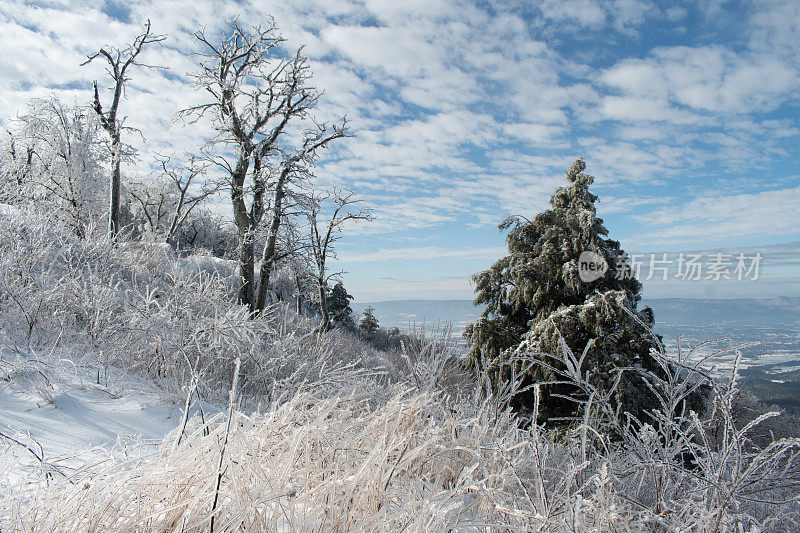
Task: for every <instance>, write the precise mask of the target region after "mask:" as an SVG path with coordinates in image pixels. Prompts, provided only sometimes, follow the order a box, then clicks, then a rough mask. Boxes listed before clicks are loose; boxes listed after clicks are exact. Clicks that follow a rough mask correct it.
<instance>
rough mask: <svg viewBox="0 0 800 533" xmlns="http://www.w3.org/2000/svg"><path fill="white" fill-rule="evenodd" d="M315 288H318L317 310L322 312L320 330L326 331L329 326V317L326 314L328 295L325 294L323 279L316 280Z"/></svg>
mask: <svg viewBox="0 0 800 533" xmlns="http://www.w3.org/2000/svg"><path fill="white" fill-rule="evenodd" d="M317 289H318V290H319V310H320V312H321V313H322V326H321V329H322V331H328V330H329V329H330V328H331V317H330V316H329V315H328V296H327V295H326V294H325V280H324V279H318V280H317Z"/></svg>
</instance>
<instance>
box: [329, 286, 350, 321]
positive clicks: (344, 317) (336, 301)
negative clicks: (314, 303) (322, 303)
mask: <svg viewBox="0 0 800 533" xmlns="http://www.w3.org/2000/svg"><path fill="white" fill-rule="evenodd" d="M352 299H353V296H352V295H351V294H349V293H348V292H347V289H345V288H344V285H343V284H342V282H341V281H337V282H336V285H334V286H333V289H331V290H330V293H329V294H328V298H327V304H328V314H329V315H330V316H331V317H332V318H333V320H334V321H336V322H339V323H346V324H354V323H355V321H354V320H353V310H352V309H351V308H350V300H352Z"/></svg>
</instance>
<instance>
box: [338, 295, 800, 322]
mask: <svg viewBox="0 0 800 533" xmlns="http://www.w3.org/2000/svg"><path fill="white" fill-rule="evenodd" d="M367 306H372V307H374V308H375V316H376V317H377V318H378V320H379V322H380V323H381V325H382V326H384V327H399V328H401V329H405V328H407V327H408V326H409V325H413V324H416V325H420V324H423V323H424V324H426V325H431V324H434V323H436V322H443V323H448V322H449V323H452V324H453V329H454V330H461V329H463V328H464V326H466V325H467V324H469V323H471V322H474V321H475V320H476V319H477V318H478V316H480V313H481V310H482V307H481V308H476V307H474V306H473V305H472V300H392V301H385V302H364V303H358V304H352V305H351V307H352V308H353V311H354V312H355V313H356V314H357V315H361V313H362V312H363V311H364V309H365V308H366V307H367ZM643 306H649V307H651V308H652V309H653V312H654V314H655V318H656V329H658V326H659V324H661V325H669V326H680V325H693V326H701V325H709V326H712V325H714V326H718V325H720V324H725V325H728V326H768V325H771V326H781V325H786V326H798V325H800V297H791V296H783V297H780V298H771V299H764V300H761V299H745V298H739V299H722V298H716V299H715V298H654V299H647V300H643V301H642V303H641V304H640V308H641V307H643Z"/></svg>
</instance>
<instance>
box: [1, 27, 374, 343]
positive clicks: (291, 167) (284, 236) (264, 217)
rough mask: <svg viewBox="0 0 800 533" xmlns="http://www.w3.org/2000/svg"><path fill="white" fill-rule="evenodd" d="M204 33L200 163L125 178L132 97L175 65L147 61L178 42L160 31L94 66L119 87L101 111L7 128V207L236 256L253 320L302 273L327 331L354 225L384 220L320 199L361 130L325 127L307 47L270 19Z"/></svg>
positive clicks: (352, 200) (37, 116)
mask: <svg viewBox="0 0 800 533" xmlns="http://www.w3.org/2000/svg"><path fill="white" fill-rule="evenodd" d="M193 36H194V40H195V43H196V45H197V47H198V52H197V53H196V57H197V59H198V61H197V69H196V70H195V71H194V72H193V73H191V74H190V75H189V76H190V78H191V80H192V82H193V85H194V88H195V90H197V91H198V92H199V94H201V95H203V101H202V103H200V104H198V105H195V106H192V107H189V108H186V109H182V110H180V112H179V113H178V117H179V118H181V119H183V120H184V121H185V122H186V123H196V122H199V121H201V120H204V121H205V122H204V123H206V124H209V125H210V131H209V132H208V135H207V138H206V141H205V143H204V144H203V145H202V146H199V147H197V149H196V150H195V151H194V153H190V154H185V155H184V156H183V157H181V158H176V157H175V156H174V155H163V154H158V155H156V156H155V161H154V162H153V163H154V164H153V166H154V167H155V168H156V174H155V176H152V177H151V178H150V179H145V180H133V179H127V177H126V176H125V173H124V172H123V168H124V165H125V164H127V163H130V162H131V161H132V160H133V159H134V158H135V157H136V153H135V151H134V149H133V148H132V146H131V145H130V144H129V143H128V142H127V141H126V137H127V135H131V134H134V133H135V131H136V130H135V129H134V128H132V127H131V126H128V125H127V124H126V119H127V116H126V115H125V102H124V100H125V99H124V96H125V92H126V89H127V87H128V85H129V83H130V80H131V79H132V77H133V76H135V75H136V72H137V70H140V69H145V68H147V69H166V68H168V67H165V66H159V65H151V64H148V63H146V62H144V61H143V60H142V58H143V57H144V56H145V55H146V54H144V52H145V51H146V50H147V49H148V48H152V47H158V46H161V44H162V43H163V42H164V41H165V40H166V39H167V36H166V35H160V34H156V33H154V31H153V29H152V26H151V23H150V21H149V20H148V21H146V22H145V24H144V28H143V30H142V31H141V32H140V33H139V34H138V35H137V36H136V37H135V38H134V39H133V41H132V42H131V43H130V44H128V45H127V46H122V47H117V46H103V47H100V48H99V49H98V50H97V52H95V53H94V54H92V55H90V56H88V57H87V59H86V61H84V62H83V63H82V65H87V64H89V63H91V62H93V61H101V62H103V63H104V64H105V66H106V72H107V74H108V80H107V81H108V82H110V88H109V89H107V90H103V89H102V88H101V87H102V85H103V83H102V82H98V81H97V80H96V81H95V82H94V83H93V84H92V92H91V93H90V94H89V95H88V96H89V99H88V100H89V102H90V103H89V105H86V106H80V105H78V106H74V107H69V106H67V105H65V104H63V103H62V102H61V101H59V100H58V99H57V98H55V97H51V98H48V99H39V100H34V101H31V102H30V103H29V108H28V112H27V113H25V114H24V115H22V116H20V117H18V118H17V120H16V121H15V123H14V125H13V127H12V128H10V129H9V130H8V131H7V136H6V139H5V143H4V147H3V148H4V149H3V152H2V161H0V163H1V164H2V200H3V201H4V202H7V203H9V202H11V203H13V202H31V201H32V202H34V203H40V204H45V205H47V206H49V207H51V208H52V210H53V211H54V212H55V213H56V215H57V216H58V218H59V219H60V221H61V222H62V223H64V224H67V225H69V227H70V228H71V229H72V230H73V231H74V232H75V234H76V235H78V236H79V237H83V236H84V235H85V233H86V230H87V228H88V227H89V226H90V225H92V224H94V225H96V224H97V223H98V222H99V221H100V220H101V219H102V218H103V217H107V227H108V235H109V238H111V239H112V240H114V241H117V240H119V239H120V238H121V235H122V234H124V235H125V236H126V237H128V238H133V237H138V236H142V235H145V234H147V235H151V236H152V235H156V236H158V237H159V238H160V239H163V240H164V241H165V242H167V243H169V244H170V245H172V246H173V247H178V248H180V247H185V248H192V247H195V246H198V245H201V244H202V245H203V246H206V247H209V248H211V249H212V250H213V251H214V252H215V253H218V254H223V253H226V252H227V253H228V254H229V255H233V256H234V257H235V258H236V260H237V262H238V267H239V268H238V272H239V278H240V281H241V285H240V289H239V293H238V302H239V303H240V304H242V305H245V306H247V307H248V308H249V310H250V312H251V314H252V315H256V314H259V313H261V312H262V311H263V310H264V308H265V306H266V305H267V304H268V302H269V300H270V299H271V295H272V294H274V293H275V291H274V287H273V284H271V277H272V276H273V275H274V273H275V272H276V270H277V269H278V267H279V265H283V266H285V265H289V270H290V271H292V272H293V275H294V278H295V289H297V291H298V292H297V300H298V309H301V308H302V303H301V300H302V295H303V294H314V295H313V296H312V298H313V299H315V300H316V303H317V309H318V312H319V314H320V315H321V316H322V328H324V329H327V328H329V327H330V326H331V322H332V320H333V319H332V317H331V316H330V313H329V312H328V305H327V302H326V300H327V298H328V296H329V294H330V291H331V288H330V282H331V280H333V279H336V278H338V277H339V275H340V274H341V272H336V271H333V270H332V269H331V266H330V260H331V259H332V258H333V257H335V243H336V241H337V240H338V239H339V238H340V237H341V232H342V230H343V229H344V227H345V226H346V225H347V224H349V223H352V222H357V221H368V220H371V219H372V215H371V213H370V210H369V209H368V208H367V207H364V206H363V205H362V203H361V201H360V200H359V199H358V198H357V197H356V196H355V195H354V194H353V193H352V192H351V191H349V190H347V189H342V188H330V189H319V188H318V187H317V184H316V180H315V179H314V174H313V169H314V167H315V165H316V163H317V160H318V157H319V154H320V152H321V151H322V150H324V149H326V148H328V147H329V146H330V145H332V144H333V143H334V142H336V141H339V140H341V139H344V138H346V137H349V136H351V135H352V133H351V131H350V128H349V125H348V123H347V121H346V119H345V118H344V117H343V118H342V119H341V120H340V121H339V122H337V123H324V122H318V121H316V120H315V117H314V111H315V109H316V108H317V106H318V104H319V101H320V97H321V94H322V93H321V91H320V90H318V89H317V88H316V87H315V86H314V85H313V83H312V74H311V70H310V66H309V59H308V57H307V56H306V55H305V54H304V53H303V49H302V47H301V48H298V49H297V50H294V51H291V50H288V47H287V43H286V39H285V38H284V37H283V36H281V35H280V33H279V32H278V28H277V26H276V24H275V22H274V20H272V19H271V18H268V19H267V22H266V23H265V24H264V25H254V26H252V27H246V26H244V25H243V24H241V23H240V22H239V21H238V20H233V21H228V22H226V24H225V29H224V31H223V32H221V33H217V32H215V33H213V34H207V32H206V31H205V30H199V31H197V32H195V33H194V34H193ZM297 132H300V133H297ZM104 166H105V167H106V170H105V171H104V170H103V167H104ZM109 167H110V168H109ZM123 178H126V179H123ZM106 182H107V184H106ZM103 191H107V192H108V194H107V196H106V195H104V194H103ZM220 195H227V196H228V197H229V199H230V204H229V205H230V206H231V212H232V214H233V216H232V226H233V231H232V232H231V231H230V230H228V224H226V223H225V222H224V221H223V220H220V219H219V218H218V217H214V216H213V215H212V211H211V210H210V209H209V203H208V202H209V200H211V199H212V198H216V197H219V196H220ZM104 196H105V197H104ZM257 267H258V270H256V268H257ZM257 274H258V275H257ZM309 281H310V282H311V284H313V288H312V287H309V286H308V285H309Z"/></svg>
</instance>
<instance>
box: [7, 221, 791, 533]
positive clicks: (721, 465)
mask: <svg viewBox="0 0 800 533" xmlns="http://www.w3.org/2000/svg"><path fill="white" fill-rule="evenodd" d="M2 216H3V220H2V224H0V232H2V234H1V235H0V265H1V267H2V271H1V272H0V286H1V287H2V302H1V303H2V321H3V323H2V326H3V330H4V332H5V337H4V339H5V340H4V349H3V353H2V375H1V377H2V379H3V382H2V392H1V393H0V398H2V402H3V408H4V409H3V414H2V415H0V416H2V418H0V424H2V425H1V426H0V431H2V432H3V435H4V436H3V437H2V438H3V441H4V442H3V450H4V455H3V461H4V464H3V467H4V472H5V474H4V477H3V481H2V482H3V491H4V497H3V500H2V515H1V516H2V522H0V524H1V525H0V527H1V528H2V530H3V531H9V530H12V531H14V530H16V531H173V530H186V531H200V530H209V528H210V527H211V520H212V516H213V519H214V528H215V530H217V531H229V530H247V531H262V530H263V531H290V530H338V531H386V530H401V529H407V530H412V531H447V530H454V531H526V530H543V531H590V530H596V531H619V530H630V531H638V530H646V531H663V530H708V531H723V530H728V531H731V530H744V531H764V530H786V531H791V530H794V529H795V528H796V527H797V517H798V514H797V513H798V503H797V498H798V474H800V473H799V472H798V464H797V461H796V458H795V454H796V452H797V451H798V450H800V440H798V439H796V438H782V439H775V440H772V439H764V438H763V434H758V433H757V429H758V427H759V424H760V423H761V422H763V421H764V420H765V419H767V418H769V417H772V416H776V415H774V414H770V413H765V414H763V415H761V416H758V417H756V418H755V419H753V420H752V422H751V423H749V424H743V423H742V422H741V421H740V420H737V409H739V407H738V406H739V404H738V403H737V385H736V380H735V376H736V374H735V371H734V374H733V375H732V376H729V377H728V379H726V380H718V381H716V382H715V384H714V393H713V397H712V402H711V405H710V407H709V409H708V410H707V412H704V413H694V412H683V411H680V410H679V409H676V406H677V405H679V404H680V400H681V398H682V397H683V396H684V395H686V394H687V393H689V392H690V390H692V388H694V387H696V386H697V383H698V379H702V377H703V371H702V369H701V368H699V367H695V366H693V365H689V364H688V361H690V360H691V358H690V357H689V354H686V353H683V354H682V355H681V360H680V361H675V360H673V361H672V364H671V365H668V364H667V363H666V360H665V359H666V357H665V356H664V355H663V354H660V353H655V354H654V357H655V358H656V360H658V361H660V362H661V364H663V368H664V369H665V373H664V374H663V376H664V377H663V378H658V377H656V376H655V375H650V376H648V379H649V382H650V384H651V386H652V387H653V390H654V391H655V393H656V395H657V397H658V398H659V401H660V411H659V412H658V413H657V415H656V419H655V420H654V423H652V424H643V425H641V426H636V425H633V424H630V425H621V424H620V422H619V420H620V419H619V418H618V417H617V416H615V414H614V413H612V412H609V409H608V405H610V403H608V402H604V398H603V396H602V394H601V393H599V392H597V391H594V390H593V389H592V384H591V383H588V382H587V381H585V380H584V377H583V376H584V375H585V374H584V369H582V360H583V356H582V354H572V352H571V351H569V350H565V351H564V353H565V360H564V361H563V362H564V363H565V368H567V371H566V372H564V375H563V376H562V378H563V379H564V380H568V381H571V382H572V383H573V384H574V385H575V386H577V387H580V388H582V389H584V390H585V391H586V392H587V393H588V394H587V396H586V397H587V398H588V399H587V400H586V401H585V402H584V403H583V404H582V408H583V413H584V416H583V418H582V420H581V421H580V422H579V423H578V424H576V425H574V426H571V427H570V428H569V429H568V430H564V429H563V428H559V429H550V428H549V427H548V426H547V425H542V424H540V423H538V421H537V420H535V419H534V420H530V421H527V423H520V420H518V419H517V417H516V415H514V414H512V413H511V412H510V411H509V410H507V409H504V408H503V407H502V406H504V405H506V402H504V401H503V398H502V395H503V394H511V393H513V388H514V386H515V385H514V383H513V382H512V383H509V384H508V386H507V388H506V390H505V391H501V393H500V394H499V395H498V394H495V395H492V394H489V393H488V392H487V391H489V390H490V387H488V386H487V383H486V380H485V379H483V378H481V377H480V376H478V377H477V378H475V379H473V378H471V377H469V376H468V375H467V374H465V373H464V372H462V371H461V369H460V365H459V361H458V360H457V358H456V357H454V355H453V342H452V341H448V340H447V339H443V338H428V339H425V338H424V337H423V338H419V339H416V342H411V341H408V342H403V343H401V344H402V348H401V349H400V350H395V351H394V352H393V353H388V352H381V351H378V350H376V349H374V348H373V347H372V346H370V345H369V344H367V343H365V342H364V341H362V340H359V339H357V338H356V337H355V336H353V335H352V334H351V333H348V332H347V331H344V330H341V329H340V328H334V329H333V330H331V331H325V330H324V329H321V328H319V327H318V324H319V322H318V318H315V317H313V316H304V315H297V314H296V313H295V311H294V306H292V305H288V306H287V305H283V304H275V305H273V306H272V307H270V308H269V310H268V312H267V313H264V314H262V315H259V316H258V317H256V318H254V319H250V318H249V313H248V312H247V308H246V306H240V305H237V304H232V303H231V302H232V301H233V300H234V299H235V294H236V290H237V289H236V284H235V280H236V277H235V276H236V273H235V269H234V267H233V266H231V265H230V263H228V262H226V261H224V260H213V259H212V258H210V257H209V256H208V255H203V254H198V255H189V256H186V257H180V258H179V257H177V256H176V255H175V253H174V252H173V251H172V249H171V248H170V247H168V246H164V245H161V244H158V243H148V242H146V241H142V242H136V243H120V245H117V246H112V245H111V243H110V241H109V240H108V238H107V237H106V232H105V231H94V230H93V229H92V228H89V230H88V231H87V233H86V235H85V238H79V237H77V236H76V235H75V234H74V232H71V231H69V230H68V229H64V228H62V227H60V226H58V225H57V224H54V223H53V220H52V217H49V218H48V217H47V216H45V215H42V214H40V213H38V212H36V211H34V210H26V209H9V210H6V211H5V214H4V215H2ZM237 361H240V365H241V369H240V370H239V372H238V380H236V382H237V386H236V391H235V394H233V395H231V394H230V393H231V389H232V387H231V384H232V383H233V382H234V375H235V369H236V367H237V363H236V362H237ZM683 363H685V365H684V364H683ZM198 398H202V400H203V403H201V404H200V403H198V402H197V399H198ZM229 399H230V400H232V403H231V404H230V406H231V407H232V409H230V410H228V409H227V407H226V404H227V403H228V402H227V400H229ZM200 405H202V406H204V408H203V409H200V408H199V406H200ZM185 414H188V415H189V416H188V419H187V418H185V417H184V415H185ZM656 422H657V423H656ZM754 435H761V436H760V437H759V438H755V439H751V436H754ZM154 439H158V441H159V442H158V444H157V445H154V444H153V442H152V441H153V440H154Z"/></svg>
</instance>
